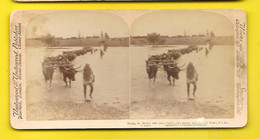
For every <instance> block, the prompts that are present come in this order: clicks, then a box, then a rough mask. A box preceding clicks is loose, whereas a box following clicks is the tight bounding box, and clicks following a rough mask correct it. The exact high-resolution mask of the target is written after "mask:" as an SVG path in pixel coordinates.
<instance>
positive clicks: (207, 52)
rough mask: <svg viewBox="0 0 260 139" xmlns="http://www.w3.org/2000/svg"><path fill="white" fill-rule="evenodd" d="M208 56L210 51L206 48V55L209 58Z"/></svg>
mask: <svg viewBox="0 0 260 139" xmlns="http://www.w3.org/2000/svg"><path fill="white" fill-rule="evenodd" d="M208 54H209V49H208V48H205V55H206V56H208Z"/></svg>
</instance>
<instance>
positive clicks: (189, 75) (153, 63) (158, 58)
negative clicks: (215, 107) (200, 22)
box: [146, 44, 213, 97]
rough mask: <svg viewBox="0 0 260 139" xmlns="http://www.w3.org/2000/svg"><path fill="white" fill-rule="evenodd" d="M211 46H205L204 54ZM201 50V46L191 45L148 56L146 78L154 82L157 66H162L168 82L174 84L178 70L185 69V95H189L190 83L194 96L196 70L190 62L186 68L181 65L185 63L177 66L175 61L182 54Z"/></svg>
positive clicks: (177, 77)
mask: <svg viewBox="0 0 260 139" xmlns="http://www.w3.org/2000/svg"><path fill="white" fill-rule="evenodd" d="M212 47H213V45H212V44H209V49H208V48H205V56H207V55H208V53H209V50H211V49H212ZM202 50H203V48H201V47H198V46H196V45H191V46H189V47H188V48H183V49H174V50H168V52H167V53H163V54H161V55H152V56H150V57H149V58H148V60H146V72H147V74H148V78H149V79H150V80H153V82H155V79H156V75H157V71H158V68H161V67H162V68H163V70H164V71H165V72H166V73H167V79H168V81H169V84H170V85H171V84H172V85H173V86H175V79H179V72H180V71H183V70H186V84H187V96H188V97H190V85H191V84H192V85H193V96H194V97H195V93H196V89H197V81H198V74H197V71H196V69H195V67H194V65H193V63H192V62H189V64H188V65H187V68H186V69H184V68H183V67H184V66H185V65H182V66H177V64H178V62H177V61H178V59H179V58H180V57H181V56H182V55H184V54H188V53H191V52H192V51H196V52H199V51H202Z"/></svg>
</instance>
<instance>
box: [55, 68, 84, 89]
mask: <svg viewBox="0 0 260 139" xmlns="http://www.w3.org/2000/svg"><path fill="white" fill-rule="evenodd" d="M80 67H81V66H80ZM80 67H78V68H80ZM78 68H73V67H72V66H60V67H59V69H60V71H61V73H62V74H63V81H64V82H65V84H66V86H68V82H67V79H69V87H71V81H75V80H76V79H75V75H76V73H77V72H78V71H77V69H78Z"/></svg>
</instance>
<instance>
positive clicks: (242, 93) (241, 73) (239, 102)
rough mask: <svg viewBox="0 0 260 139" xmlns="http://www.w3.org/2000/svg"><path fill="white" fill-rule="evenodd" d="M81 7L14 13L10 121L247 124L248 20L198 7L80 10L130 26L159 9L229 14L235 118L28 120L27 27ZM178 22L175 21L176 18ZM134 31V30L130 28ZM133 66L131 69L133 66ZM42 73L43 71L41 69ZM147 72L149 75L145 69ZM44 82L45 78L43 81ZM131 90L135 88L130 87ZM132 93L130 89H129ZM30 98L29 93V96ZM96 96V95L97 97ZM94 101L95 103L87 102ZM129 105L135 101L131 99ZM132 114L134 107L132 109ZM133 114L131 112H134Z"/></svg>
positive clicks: (36, 124) (23, 124)
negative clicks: (39, 17) (41, 17)
mask: <svg viewBox="0 0 260 139" xmlns="http://www.w3.org/2000/svg"><path fill="white" fill-rule="evenodd" d="M73 11H75V12H77V11H79V10H64V11H58V10H21V11H14V12H13V13H12V14H11V15H10V122H11V125H12V127H13V128H15V129H116V128H118V129H131V128H240V127H243V126H245V125H246V123H247V23H246V21H247V20H246V13H245V12H244V11H243V10H239V9H197V10H80V11H82V12H84V11H92V12H101V13H102V12H104V13H110V14H114V15H117V16H119V17H121V18H122V19H124V20H125V22H126V23H127V24H128V26H129V28H130V27H131V24H132V23H133V22H134V21H135V19H137V18H138V17H140V16H142V15H146V14H149V13H155V12H162V11H163V12H172V11H194V12H197V11H200V12H211V13H216V14H220V15H223V16H225V17H226V18H227V19H229V20H230V21H231V22H232V24H233V27H234V51H233V52H234V62H233V63H234V65H233V66H234V72H233V73H234V76H233V77H234V78H235V79H234V83H233V84H234V88H233V90H234V92H233V99H234V101H233V102H234V105H233V106H234V108H233V109H234V112H233V113H234V117H233V118H219V119H211V118H204V117H201V118H190V119H189V118H185V119H170V118H167V119H161V118H159V117H158V118H154V119H138V118H137V119H135V118H134V119H133V118H131V117H130V118H129V119H128V118H125V119H95V120H91V119H90V120H76V119H75V120H59V119H55V120H28V119H27V116H26V115H27V113H26V108H27V105H26V95H27V94H26V87H27V86H26V85H27V82H26V74H25V73H26V70H27V69H26V65H27V64H28V63H26V55H25V53H26V50H25V45H26V43H25V41H26V29H27V24H28V23H29V22H30V20H31V19H32V18H33V17H35V16H37V15H43V14H46V13H48V14H51V13H55V12H73ZM173 22H174V21H173ZM129 30H130V29H129ZM130 69H131V68H130ZM39 74H42V71H39ZM144 74H146V73H145V72H144ZM43 82H44V80H43ZM130 90H131V89H130ZM129 93H130V92H129ZM27 97H28V96H27ZM94 99H95V98H94ZM87 103H91V102H87ZM129 105H131V103H130V102H129ZM130 107H131V106H130ZM129 113H131V110H130V112H129ZM130 115H131V114H130Z"/></svg>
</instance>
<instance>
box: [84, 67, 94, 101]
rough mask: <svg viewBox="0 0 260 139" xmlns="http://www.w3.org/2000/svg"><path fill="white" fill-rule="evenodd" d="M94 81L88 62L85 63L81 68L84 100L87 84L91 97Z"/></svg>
mask: <svg viewBox="0 0 260 139" xmlns="http://www.w3.org/2000/svg"><path fill="white" fill-rule="evenodd" d="M94 82H95V76H94V74H93V72H92V70H91V68H90V66H89V64H86V65H85V67H84V69H83V87H84V98H85V100H86V95H87V85H89V86H90V94H89V96H90V98H92V92H93V89H94V86H93V83H94Z"/></svg>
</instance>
